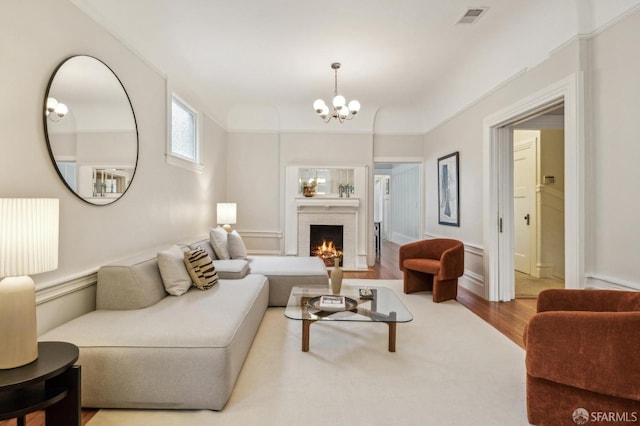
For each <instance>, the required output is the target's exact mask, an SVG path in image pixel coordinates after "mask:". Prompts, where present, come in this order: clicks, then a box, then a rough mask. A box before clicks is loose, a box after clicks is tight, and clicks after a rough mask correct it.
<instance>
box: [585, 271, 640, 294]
mask: <svg viewBox="0 0 640 426" xmlns="http://www.w3.org/2000/svg"><path fill="white" fill-rule="evenodd" d="M585 288H587V289H588V288H592V289H602V290H627V291H640V284H639V283H634V282H631V281H625V280H621V279H619V278H613V277H607V276H604V275H595V274H587V275H586V280H585Z"/></svg>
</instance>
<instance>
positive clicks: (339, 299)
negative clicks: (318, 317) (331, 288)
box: [318, 296, 347, 309]
mask: <svg viewBox="0 0 640 426" xmlns="http://www.w3.org/2000/svg"><path fill="white" fill-rule="evenodd" d="M346 306H347V303H346V301H345V298H344V296H320V303H319V304H318V307H320V308H321V309H323V308H325V309H327V308H328V309H339V308H346Z"/></svg>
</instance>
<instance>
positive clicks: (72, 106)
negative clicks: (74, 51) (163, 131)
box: [43, 56, 138, 205]
mask: <svg viewBox="0 0 640 426" xmlns="http://www.w3.org/2000/svg"><path fill="white" fill-rule="evenodd" d="M43 120H44V133H45V137H46V139H47V147H48V149H49V155H50V156H51V160H52V161H53V164H54V166H55V167H56V170H57V171H58V175H59V176H60V178H61V179H62V181H63V182H64V184H65V185H66V186H67V187H68V188H69V189H70V190H71V191H73V193H74V194H75V195H77V196H78V197H79V198H80V199H82V200H84V201H86V202H87V203H90V204H95V205H105V204H111V203H113V202H115V201H117V200H118V199H119V198H120V197H122V196H123V195H124V193H125V192H126V191H127V189H128V188H129V186H130V185H131V182H132V180H133V176H134V174H135V171H136V165H137V163H138V128H137V125H136V118H135V114H134V112H133V107H132V106H131V100H130V99H129V96H128V95H127V92H126V90H125V89H124V86H123V85H122V83H121V82H120V80H119V79H118V77H117V76H116V75H115V73H114V72H113V71H112V70H111V69H110V68H109V67H108V66H107V65H106V64H105V63H103V62H102V61H100V60H98V59H96V58H93V57H91V56H73V57H71V58H68V59H66V60H65V61H63V62H62V63H61V64H60V65H59V66H58V67H57V68H56V70H55V71H54V72H53V75H52V76H51V80H49V85H48V86H47V91H46V95H45V99H44V117H43Z"/></svg>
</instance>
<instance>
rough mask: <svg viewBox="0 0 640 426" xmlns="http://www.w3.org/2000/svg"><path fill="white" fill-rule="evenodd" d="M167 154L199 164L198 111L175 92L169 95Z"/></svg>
mask: <svg viewBox="0 0 640 426" xmlns="http://www.w3.org/2000/svg"><path fill="white" fill-rule="evenodd" d="M169 149H170V151H169V154H170V155H171V156H173V157H177V158H178V159H180V160H185V161H186V162H190V163H193V164H195V165H199V164H200V145H199V135H198V113H197V111H196V110H194V109H193V108H191V107H190V106H189V105H187V104H186V103H185V102H184V101H182V100H181V99H180V98H178V97H177V96H176V95H175V94H174V95H172V97H171V142H170V144H169Z"/></svg>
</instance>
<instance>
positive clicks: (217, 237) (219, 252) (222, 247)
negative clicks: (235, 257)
mask: <svg viewBox="0 0 640 426" xmlns="http://www.w3.org/2000/svg"><path fill="white" fill-rule="evenodd" d="M228 234H229V233H228V232H227V231H225V230H224V229H222V228H221V227H219V226H218V227H217V228H211V230H210V231H209V239H210V240H211V245H212V246H213V251H214V252H215V253H216V256H217V258H218V259H220V260H228V259H231V256H229V249H228V248H227V244H228V243H227V235H228Z"/></svg>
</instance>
